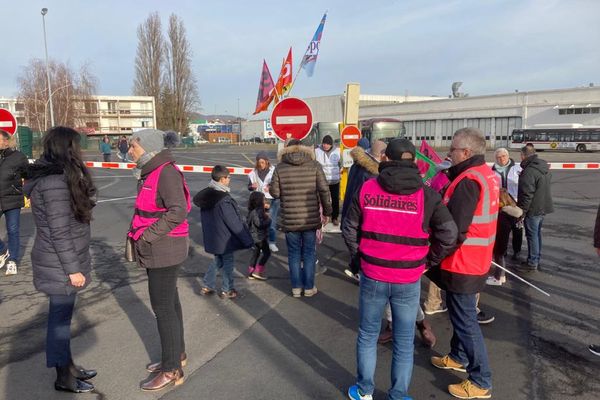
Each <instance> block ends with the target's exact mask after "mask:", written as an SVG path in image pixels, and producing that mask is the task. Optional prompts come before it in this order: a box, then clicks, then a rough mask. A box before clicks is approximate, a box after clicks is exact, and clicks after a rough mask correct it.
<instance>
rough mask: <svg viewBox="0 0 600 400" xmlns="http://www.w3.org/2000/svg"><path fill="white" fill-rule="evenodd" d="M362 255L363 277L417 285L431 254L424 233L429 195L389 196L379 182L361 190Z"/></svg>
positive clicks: (360, 250)
mask: <svg viewBox="0 0 600 400" xmlns="http://www.w3.org/2000/svg"><path fill="white" fill-rule="evenodd" d="M359 201H360V208H361V212H362V223H361V227H360V243H359V248H358V249H359V254H360V257H361V268H362V270H363V273H364V274H365V275H366V276H368V277H369V278H371V279H375V280H378V281H382V282H390V283H413V282H416V281H417V280H418V279H419V278H420V276H421V274H422V273H423V270H424V269H425V262H426V259H427V253H428V251H429V240H428V239H429V233H428V232H426V231H424V230H423V218H424V210H425V194H424V190H423V189H419V190H418V191H416V192H415V193H412V194H410V195H401V194H397V193H388V192H386V191H385V190H383V188H382V187H381V186H380V185H379V183H378V182H377V179H370V180H368V181H367V182H365V183H364V184H363V186H362V188H361V191H360V195H359Z"/></svg>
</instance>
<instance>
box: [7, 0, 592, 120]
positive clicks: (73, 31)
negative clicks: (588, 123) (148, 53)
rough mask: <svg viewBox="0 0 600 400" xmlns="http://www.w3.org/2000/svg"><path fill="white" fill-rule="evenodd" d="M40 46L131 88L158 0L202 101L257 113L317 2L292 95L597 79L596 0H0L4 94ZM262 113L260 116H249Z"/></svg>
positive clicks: (475, 90)
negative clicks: (313, 45) (179, 33)
mask: <svg viewBox="0 0 600 400" xmlns="http://www.w3.org/2000/svg"><path fill="white" fill-rule="evenodd" d="M43 7H47V8H48V10H49V11H48V14H47V15H46V33H47V41H48V53H49V57H50V58H52V59H55V60H57V61H61V62H67V63H69V64H70V65H71V66H72V67H74V68H78V67H79V66H81V65H82V64H83V63H89V64H90V68H91V71H92V72H93V74H94V75H95V76H96V77H97V78H98V81H99V85H98V94H102V95H131V94H132V87H133V80H134V61H135V54H136V48H137V36H136V29H137V27H138V25H139V24H141V23H142V22H143V21H144V20H145V19H146V18H147V16H148V15H149V14H150V13H152V12H155V11H156V12H158V13H159V15H160V16H161V18H162V21H163V27H164V28H165V29H166V26H167V23H168V17H169V15H170V14H172V13H175V14H177V15H178V16H179V17H180V18H182V20H183V22H184V24H185V28H186V30H187V38H188V40H189V42H190V45H191V49H192V52H193V56H192V69H193V73H194V76H195V78H196V80H197V82H198V89H199V94H200V99H201V105H200V110H199V111H200V112H202V113H204V114H213V113H215V112H216V113H217V114H230V115H238V99H239V115H240V116H241V117H242V118H247V117H252V112H253V111H254V108H255V105H256V97H257V92H258V81H259V77H260V73H261V68H262V60H263V59H265V60H266V61H267V63H268V64H269V68H270V70H271V74H272V75H273V79H277V75H278V73H279V67H280V66H281V61H282V59H283V58H284V57H285V55H286V54H287V51H288V49H289V47H290V46H291V47H292V48H293V63H294V67H293V70H294V74H295V73H296V71H297V68H298V65H299V62H300V60H301V59H302V56H303V55H304V52H305V50H306V47H307V45H308V43H309V41H310V39H311V38H312V36H313V34H314V32H315V30H316V28H317V26H318V24H319V21H320V20H321V17H322V15H323V13H324V12H325V11H327V12H328V14H327V22H326V24H325V29H324V32H323V37H322V41H321V45H320V53H319V57H318V60H317V64H316V68H315V72H314V75H313V76H312V77H310V78H309V77H307V76H306V74H305V73H303V72H301V73H300V75H299V76H298V78H297V81H296V84H295V87H294V88H293V92H292V95H294V96H296V97H315V96H325V95H334V94H341V93H343V92H344V90H345V85H346V83H347V82H359V83H360V84H361V93H365V94H381V95H405V94H408V95H415V96H419V95H422V96H429V95H438V96H448V95H449V94H451V85H452V82H454V81H462V82H463V86H462V87H461V91H462V92H466V93H469V94H470V95H471V96H476V95H485V94H495V93H508V92H514V91H515V90H519V91H521V92H522V91H529V90H543V89H557V88H567V87H576V86H587V85H588V84H589V83H594V84H595V85H596V86H598V85H600V51H599V48H598V40H599V39H600V24H599V23H598V21H597V18H598V15H600V1H597V0H570V1H560V0H504V1H500V0H486V1H480V0H461V1H458V0H456V1H453V0H445V1H444V0H439V1H434V0H419V1H410V0H369V1H366V0H332V1H327V0H325V1H312V0H305V1H295V2H290V1H282V0H278V1H261V0H254V1H246V0H236V1H228V0H221V1H202V2H201V1H197V0H193V1H192V0H189V1H188V0H171V1H164V0H146V1H143V2H142V1H133V0H120V1H115V0H102V1H83V0H80V1H75V0H71V1H67V0H45V1H38V0H28V1H13V0H0V9H1V10H2V11H1V13H2V15H3V17H4V18H2V32H3V33H2V37H3V41H2V44H1V45H0V47H1V48H2V55H3V62H2V64H1V67H0V97H2V96H4V97H11V96H15V95H16V93H17V91H18V88H17V83H16V82H17V77H18V76H19V74H21V72H22V70H23V67H24V66H25V65H27V63H28V62H29V60H30V59H32V58H42V59H43V58H44V41H43V31H42V16H41V14H40V10H41V9H42V8H43ZM258 117H260V114H259V115H258Z"/></svg>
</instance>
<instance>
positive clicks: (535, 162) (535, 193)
mask: <svg viewBox="0 0 600 400" xmlns="http://www.w3.org/2000/svg"><path fill="white" fill-rule="evenodd" d="M521 167H522V168H523V171H521V175H519V196H518V199H517V205H518V206H519V207H520V208H521V209H522V210H523V215H526V216H530V217H531V216H536V215H545V214H550V213H552V212H554V206H553V204H552V193H551V191H550V185H551V181H552V174H551V173H550V166H549V165H548V163H547V162H546V161H544V160H542V159H541V158H538V156H537V154H534V155H532V156H529V157H527V158H526V159H525V160H523V161H522V162H521Z"/></svg>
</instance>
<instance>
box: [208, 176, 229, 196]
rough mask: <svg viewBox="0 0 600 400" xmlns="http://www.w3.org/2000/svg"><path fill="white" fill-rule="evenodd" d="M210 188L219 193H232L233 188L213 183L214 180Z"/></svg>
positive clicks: (209, 185) (211, 181)
mask: <svg viewBox="0 0 600 400" xmlns="http://www.w3.org/2000/svg"><path fill="white" fill-rule="evenodd" d="M208 187H209V188H213V189H215V190H218V191H219V192H226V193H229V192H230V191H231V188H230V187H229V186H225V185H222V184H220V183H219V182H217V181H213V180H212V179H211V180H210V183H209V184H208Z"/></svg>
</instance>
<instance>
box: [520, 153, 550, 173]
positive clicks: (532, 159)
mask: <svg viewBox="0 0 600 400" xmlns="http://www.w3.org/2000/svg"><path fill="white" fill-rule="evenodd" d="M521 167H522V168H523V169H525V168H535V169H537V170H538V171H540V172H541V173H542V174H544V175H546V174H547V173H548V172H550V165H549V164H548V163H547V162H546V161H545V160H542V159H541V158H538V156H537V154H534V155H532V156H529V157H527V158H526V159H525V160H523V161H521Z"/></svg>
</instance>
